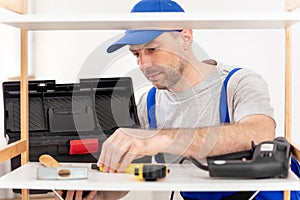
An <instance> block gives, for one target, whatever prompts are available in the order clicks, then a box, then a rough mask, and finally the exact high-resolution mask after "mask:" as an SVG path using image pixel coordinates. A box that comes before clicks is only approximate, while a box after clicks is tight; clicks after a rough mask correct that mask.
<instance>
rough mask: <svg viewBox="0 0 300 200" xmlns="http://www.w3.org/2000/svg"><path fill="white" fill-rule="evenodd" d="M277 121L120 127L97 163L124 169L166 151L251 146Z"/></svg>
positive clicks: (200, 154)
mask: <svg viewBox="0 0 300 200" xmlns="http://www.w3.org/2000/svg"><path fill="white" fill-rule="evenodd" d="M274 135H275V123H274V121H273V119H271V118H270V117H268V116H266V115H251V116H247V117H244V118H243V119H241V120H240V121H239V122H238V123H237V124H234V125H224V126H218V127H208V128H198V129H163V130H142V129H127V128H126V129H123V128H120V129H118V130H117V131H116V132H115V133H114V134H113V135H111V136H110V137H109V138H108V139H107V140H106V142H105V143H104V144H103V146H102V151H101V155H100V158H99V161H98V164H99V165H101V166H103V167H104V168H103V171H105V172H116V171H124V170H125V168H126V167H127V166H128V165H129V164H130V163H131V162H132V160H133V159H136V158H139V157H142V156H145V155H155V154H157V153H158V152H167V153H172V154H177V155H183V156H187V157H189V156H193V157H195V158H204V157H206V156H213V155H220V154H224V153H230V152H235V151H240V150H246V149H250V148H251V141H254V142H255V143H259V142H261V141H264V140H270V139H273V138H274Z"/></svg>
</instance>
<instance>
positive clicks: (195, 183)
mask: <svg viewBox="0 0 300 200" xmlns="http://www.w3.org/2000/svg"><path fill="white" fill-rule="evenodd" d="M64 165H68V166H80V167H83V166H86V167H89V165H90V164H88V163H65V164H64ZM41 166H42V165H41V164H39V163H28V164H26V165H24V166H21V167H19V168H18V169H16V170H14V171H12V172H10V173H9V174H6V175H4V176H2V177H0V188H23V187H26V188H29V189H50V188H51V189H63V190H78V189H80V190H104V191H106V190H107V191H127V190H132V191H173V190H175V191H214V190H216V188H218V190H219V191H249V190H269V191H274V190H286V189H287V190H300V184H299V179H298V177H297V176H296V175H295V174H294V173H293V172H291V171H290V172H289V176H288V178H284V179H280V178H270V179H230V178H211V177H209V175H208V172H207V171H203V170H201V169H199V168H197V167H195V166H194V165H191V164H183V165H179V164H172V165H170V166H169V168H170V174H169V175H168V176H167V177H166V178H164V179H161V180H158V181H153V182H152V181H150V182H146V181H140V180H138V179H137V178H136V177H135V176H134V175H133V174H124V173H101V172H99V171H95V170H91V169H90V170H89V175H88V179H83V180H72V181H70V180H38V179H37V176H36V173H37V168H38V167H41Z"/></svg>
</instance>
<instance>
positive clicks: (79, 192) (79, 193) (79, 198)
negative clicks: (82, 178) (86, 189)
mask: <svg viewBox="0 0 300 200" xmlns="http://www.w3.org/2000/svg"><path fill="white" fill-rule="evenodd" d="M75 199H76V200H82V190H77V191H76V194H75Z"/></svg>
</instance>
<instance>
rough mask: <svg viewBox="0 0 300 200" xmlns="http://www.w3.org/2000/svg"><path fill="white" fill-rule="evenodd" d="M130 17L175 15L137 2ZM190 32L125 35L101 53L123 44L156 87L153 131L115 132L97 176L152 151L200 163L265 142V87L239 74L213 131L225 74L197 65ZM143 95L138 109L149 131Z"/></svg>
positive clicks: (270, 134) (268, 124) (268, 131)
mask: <svg viewBox="0 0 300 200" xmlns="http://www.w3.org/2000/svg"><path fill="white" fill-rule="evenodd" d="M131 12H183V9H182V8H181V7H180V6H179V5H178V4H177V3H175V2H173V1H170V0H159V1H153V0H142V1H140V2H139V3H137V4H136V5H135V6H134V8H133V9H132V11H131ZM192 42H193V32H192V30H186V29H183V30H164V31H161V30H144V31H143V30H128V31H126V33H125V36H124V37H123V38H121V39H120V40H118V41H117V42H115V43H114V44H112V45H111V46H110V47H109V48H108V49H107V52H108V53H111V52H113V51H116V50H117V49H119V48H121V47H123V46H125V45H129V50H130V51H131V52H132V54H133V55H134V56H135V57H136V59H137V64H138V65H139V67H140V69H141V71H142V72H143V73H144V75H145V76H146V78H147V79H148V80H149V81H150V82H152V83H153V85H154V86H155V87H156V88H157V91H156V95H155V99H156V108H155V114H156V120H157V124H156V125H157V129H146V130H145V129H142V130H140V129H127V128H126V129H125V128H120V129H118V130H117V131H116V132H115V133H114V134H113V135H112V136H111V137H109V138H108V140H107V141H106V142H105V143H104V144H103V147H102V151H101V155H100V158H99V162H98V164H99V165H100V166H103V169H104V171H105V172H122V171H124V170H125V168H126V167H127V166H128V165H129V164H130V163H131V161H132V160H133V159H135V158H138V157H141V156H144V155H155V154H157V153H159V152H165V153H171V154H175V155H181V156H186V157H190V156H192V157H194V158H198V159H203V158H205V157H206V156H213V155H218V154H225V153H229V152H234V151H240V150H246V149H250V148H251V146H250V144H251V141H254V142H255V143H259V142H261V141H264V140H272V139H273V138H274V135H275V122H274V120H273V109H272V108H271V106H270V99H269V94H268V89H267V85H266V83H265V82H264V81H263V80H262V78H261V77H260V76H258V75H257V74H256V73H254V72H252V71H250V70H247V69H241V70H239V71H238V72H236V73H235V74H234V75H233V76H232V78H231V80H230V82H229V85H228V89H227V93H228V95H229V97H228V104H229V110H230V111H229V112H230V114H231V115H230V116H231V123H230V124H226V125H221V124H220V120H219V110H218V108H219V103H220V102H219V101H220V92H221V87H222V84H223V81H224V79H225V77H226V76H227V74H228V73H229V72H230V71H231V70H232V69H233V68H232V67H229V66H225V65H223V64H221V63H213V62H200V61H199V60H198V59H197V56H196V55H195V54H194V52H193V49H192ZM146 102H147V94H145V95H144V96H143V97H142V98H141V101H140V103H139V105H138V109H139V113H138V114H139V119H140V122H141V124H142V126H143V127H146V128H147V127H149V126H148V124H149V122H148V117H147V108H146V104H147V103H146Z"/></svg>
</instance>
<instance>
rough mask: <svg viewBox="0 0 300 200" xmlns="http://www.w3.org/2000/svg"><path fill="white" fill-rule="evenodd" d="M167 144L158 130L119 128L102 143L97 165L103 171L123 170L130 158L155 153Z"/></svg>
mask: <svg viewBox="0 0 300 200" xmlns="http://www.w3.org/2000/svg"><path fill="white" fill-rule="evenodd" d="M167 144H168V142H167V138H164V137H161V134H160V133H159V130H144V129H129V128H119V129H117V130H116V131H115V132H114V134H113V135H111V136H110V137H109V138H108V139H107V140H106V141H105V142H104V143H103V145H102V150H101V155H100V158H99V161H98V165H99V166H101V167H103V172H110V173H114V172H124V171H125V169H126V167H127V166H128V165H129V164H130V163H131V162H132V160H134V159H136V158H140V157H143V156H145V155H155V154H157V153H158V152H160V151H161V150H162V149H163V148H164V147H165V146H166V145H167Z"/></svg>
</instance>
